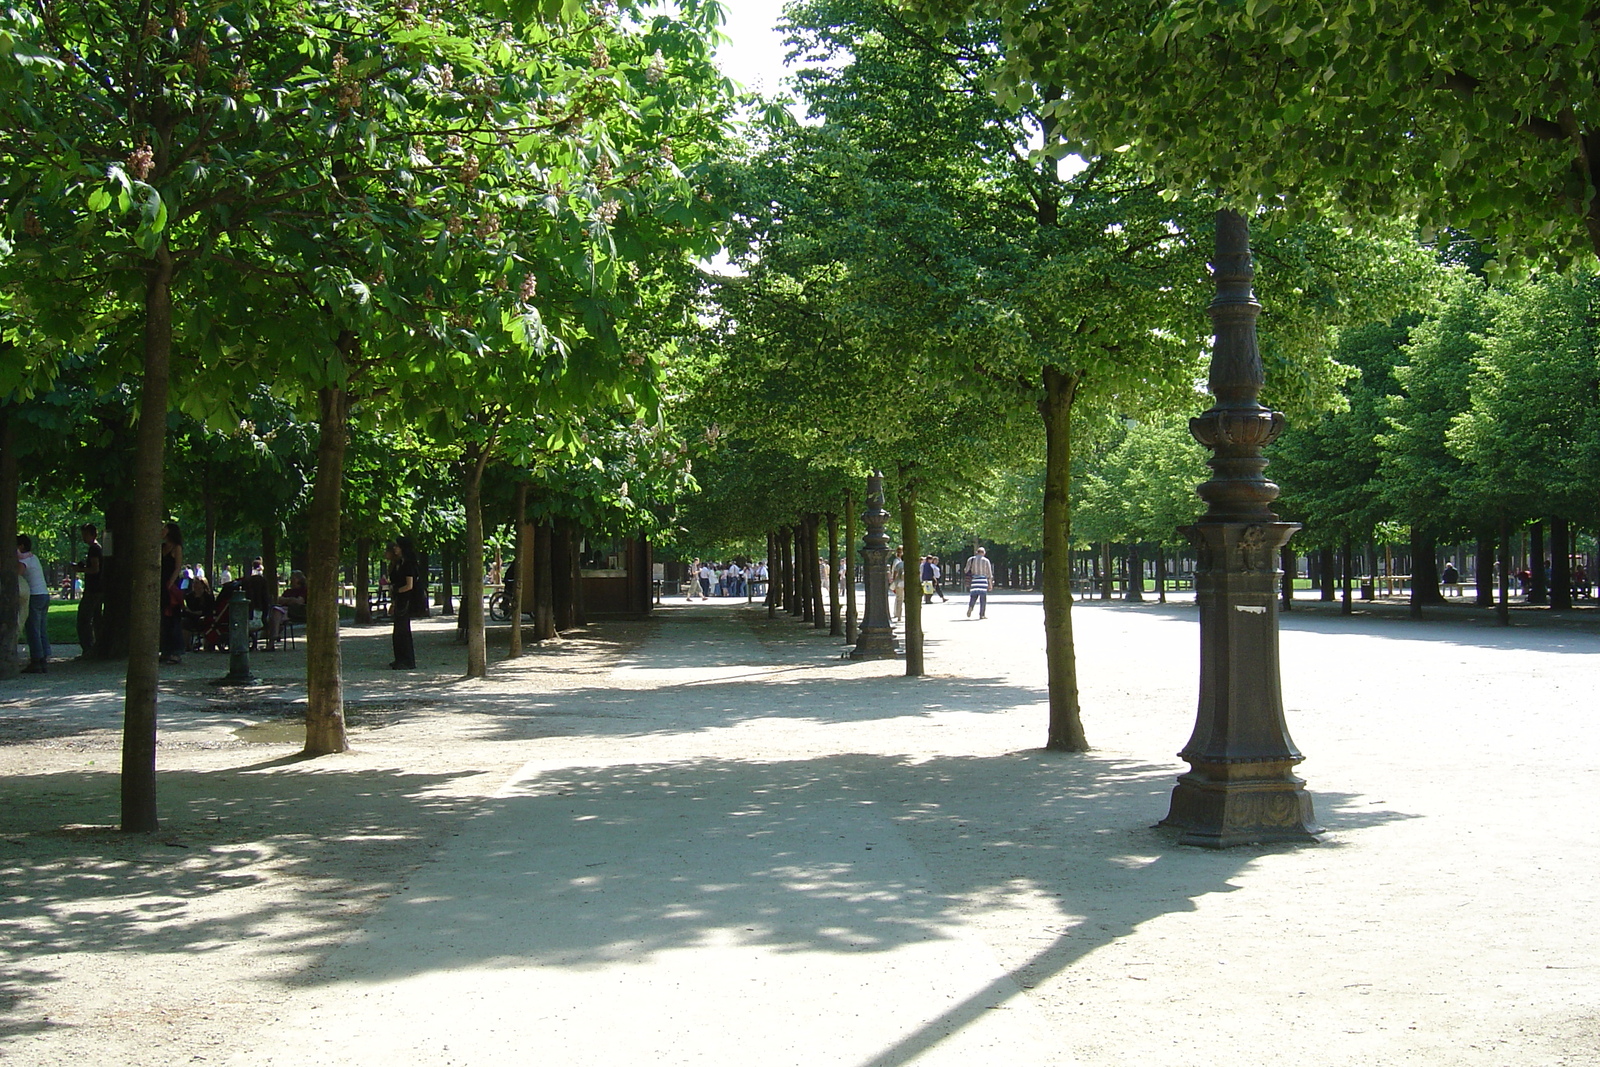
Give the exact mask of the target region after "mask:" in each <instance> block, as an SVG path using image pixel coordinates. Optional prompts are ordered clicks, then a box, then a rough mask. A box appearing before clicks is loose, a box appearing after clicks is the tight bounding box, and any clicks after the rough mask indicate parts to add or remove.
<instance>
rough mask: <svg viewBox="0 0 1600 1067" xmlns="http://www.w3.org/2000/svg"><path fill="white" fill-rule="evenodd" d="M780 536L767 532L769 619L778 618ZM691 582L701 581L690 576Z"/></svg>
mask: <svg viewBox="0 0 1600 1067" xmlns="http://www.w3.org/2000/svg"><path fill="white" fill-rule="evenodd" d="M780 570H781V568H780V567H779V566H778V535H777V534H776V533H774V532H773V531H771V530H768V531H767V618H769V619H775V618H777V617H778V574H779V572H780ZM689 580H690V581H691V582H695V581H699V579H698V578H696V577H695V576H694V575H692V574H691V575H689Z"/></svg>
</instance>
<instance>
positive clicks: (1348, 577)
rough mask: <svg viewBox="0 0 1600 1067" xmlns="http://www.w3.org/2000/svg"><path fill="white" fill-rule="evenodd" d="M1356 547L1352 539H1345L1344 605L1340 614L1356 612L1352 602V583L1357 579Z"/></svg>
mask: <svg viewBox="0 0 1600 1067" xmlns="http://www.w3.org/2000/svg"><path fill="white" fill-rule="evenodd" d="M1355 570H1356V563H1355V545H1354V544H1353V543H1352V542H1351V539H1350V538H1348V537H1346V538H1345V539H1344V583H1343V584H1344V590H1343V592H1344V603H1342V604H1341V605H1340V606H1339V614H1341V615H1350V614H1353V613H1354V612H1355V605H1354V604H1352V603H1351V602H1350V583H1351V581H1352V580H1353V579H1354V577H1355Z"/></svg>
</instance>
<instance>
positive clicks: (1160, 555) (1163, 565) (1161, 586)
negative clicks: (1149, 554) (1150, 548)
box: [1035, 545, 1167, 604]
mask: <svg viewBox="0 0 1600 1067" xmlns="http://www.w3.org/2000/svg"><path fill="white" fill-rule="evenodd" d="M1035 588H1038V586H1037V584H1036V585H1035ZM1156 598H1157V599H1158V600H1159V601H1160V602H1161V603H1163V604H1165V603H1166V602H1167V546H1166V545H1156Z"/></svg>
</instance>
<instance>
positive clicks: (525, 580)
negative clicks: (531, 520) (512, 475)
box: [501, 479, 533, 659]
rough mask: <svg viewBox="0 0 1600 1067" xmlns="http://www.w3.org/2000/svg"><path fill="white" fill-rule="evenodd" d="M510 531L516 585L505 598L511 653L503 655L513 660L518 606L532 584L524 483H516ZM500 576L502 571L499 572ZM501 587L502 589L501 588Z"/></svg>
mask: <svg viewBox="0 0 1600 1067" xmlns="http://www.w3.org/2000/svg"><path fill="white" fill-rule="evenodd" d="M511 528H512V529H513V530H515V531H516V537H517V546H516V548H515V550H514V552H515V555H514V556H513V557H512V558H513V561H514V566H515V567H516V568H517V584H516V586H515V588H514V590H513V593H512V595H511V596H510V597H508V598H507V599H506V611H507V612H508V613H510V615H511V651H510V652H509V653H507V655H508V656H509V657H510V658H511V659H516V658H517V657H518V656H520V655H522V603H523V601H524V600H526V599H527V598H528V597H527V590H528V586H529V585H530V584H532V582H533V559H532V553H530V552H529V551H528V542H529V540H530V537H529V536H528V483H527V482H524V481H521V480H520V479H519V480H518V481H517V492H516V499H515V501H514V502H513V503H512V505H511ZM501 573H502V574H504V573H505V572H504V571H503V570H502V571H501ZM502 588H503V586H502Z"/></svg>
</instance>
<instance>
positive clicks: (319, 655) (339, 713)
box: [305, 335, 356, 756]
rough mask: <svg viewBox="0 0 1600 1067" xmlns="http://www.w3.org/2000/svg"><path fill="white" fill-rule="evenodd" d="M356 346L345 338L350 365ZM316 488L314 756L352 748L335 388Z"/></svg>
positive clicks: (311, 628)
mask: <svg viewBox="0 0 1600 1067" xmlns="http://www.w3.org/2000/svg"><path fill="white" fill-rule="evenodd" d="M355 344H356V342H355V340H354V339H353V338H351V337H349V335H344V336H341V338H340V340H339V347H340V349H341V350H343V351H344V352H345V355H346V358H347V360H348V361H349V362H352V363H353V362H354V360H353V358H351V357H352V355H353V353H352V352H351V351H350V350H351V349H353V348H354V346H355ZM317 403H318V407H319V409H320V410H319V412H318V415H319V419H320V432H319V433H318V436H317V474H316V483H315V484H314V485H313V486H312V489H311V511H310V514H309V515H308V516H307V522H306V527H307V529H306V542H307V548H308V550H309V552H308V555H309V557H310V558H309V559H307V561H306V564H307V566H306V747H305V754H306V755H308V756H322V755H327V754H328V753H330V752H344V751H345V750H347V749H348V748H349V747H350V741H349V738H348V737H346V735H345V723H344V680H343V678H344V675H343V660H342V658H341V652H340V648H339V516H340V512H341V510H342V509H343V506H344V455H345V446H346V444H347V443H348V441H349V432H348V428H347V421H346V420H347V417H348V414H349V411H350V402H349V396H348V394H347V393H346V392H345V391H344V390H343V389H340V388H338V387H335V386H329V387H327V388H325V389H322V390H320V391H319V392H318V394H317Z"/></svg>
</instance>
